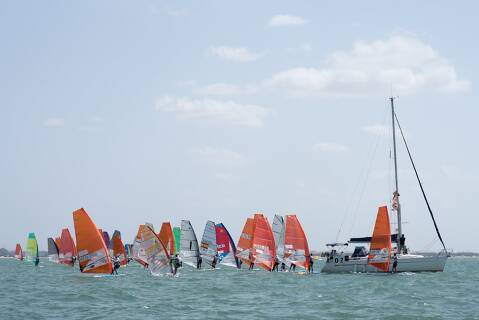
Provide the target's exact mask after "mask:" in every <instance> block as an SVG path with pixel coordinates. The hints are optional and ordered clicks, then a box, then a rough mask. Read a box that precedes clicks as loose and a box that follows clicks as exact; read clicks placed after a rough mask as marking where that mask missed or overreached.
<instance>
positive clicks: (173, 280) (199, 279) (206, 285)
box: [0, 258, 479, 320]
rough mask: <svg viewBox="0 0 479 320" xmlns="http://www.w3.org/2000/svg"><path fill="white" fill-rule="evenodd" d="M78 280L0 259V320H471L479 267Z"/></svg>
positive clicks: (477, 314) (140, 273)
mask: <svg viewBox="0 0 479 320" xmlns="http://www.w3.org/2000/svg"><path fill="white" fill-rule="evenodd" d="M120 274H121V275H120V276H93V275H86V274H81V273H80V272H79V271H78V269H77V268H71V267H66V266H62V265H58V264H54V263H51V262H48V261H46V260H43V259H42V261H41V263H40V265H39V266H38V267H34V266H33V265H32V264H31V263H28V262H21V261H18V260H14V259H0V318H1V319H82V320H86V319H107V318H108V319H253V318H255V319H273V318H274V319H298V318H299V319H303V318H305V319H479V259H477V258H451V259H449V261H448V262H447V265H446V270H445V271H444V272H443V273H417V274H414V273H401V274H382V275H381V274H343V275H334V274H313V275H305V274H293V273H276V272H274V273H270V272H265V271H260V270H258V271H247V270H234V269H231V268H228V267H224V266H222V267H221V270H204V271H196V270H192V269H188V268H182V269H180V271H179V274H178V275H177V276H176V277H172V276H164V277H154V276H151V275H150V273H149V271H148V270H145V269H142V268H141V267H140V266H139V265H137V264H136V263H131V264H130V265H129V266H128V267H126V268H122V269H121V270H120Z"/></svg>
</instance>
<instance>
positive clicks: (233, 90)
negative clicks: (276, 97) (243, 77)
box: [195, 82, 257, 96]
mask: <svg viewBox="0 0 479 320" xmlns="http://www.w3.org/2000/svg"><path fill="white" fill-rule="evenodd" d="M255 92H257V87H256V86H254V85H248V86H244V87H242V86H238V85H235V84H230V83H223V82H218V83H212V84H209V85H207V86H204V87H200V88H198V89H196V90H195V93H197V94H200V95H204V96H236V95H242V94H253V93H255Z"/></svg>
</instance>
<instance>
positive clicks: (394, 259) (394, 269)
mask: <svg viewBox="0 0 479 320" xmlns="http://www.w3.org/2000/svg"><path fill="white" fill-rule="evenodd" d="M392 272H393V273H396V272H398V256H397V254H396V253H394V256H393V270H392Z"/></svg>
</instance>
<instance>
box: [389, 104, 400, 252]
mask: <svg viewBox="0 0 479 320" xmlns="http://www.w3.org/2000/svg"><path fill="white" fill-rule="evenodd" d="M389 99H390V100H391V120H392V130H393V151H394V181H395V185H396V190H395V195H396V199H397V209H396V211H397V216H398V235H397V246H398V250H397V251H398V253H400V252H402V245H401V238H402V225H401V204H400V203H399V187H398V161H397V153H396V121H395V119H394V115H395V113H394V97H390V98H389Z"/></svg>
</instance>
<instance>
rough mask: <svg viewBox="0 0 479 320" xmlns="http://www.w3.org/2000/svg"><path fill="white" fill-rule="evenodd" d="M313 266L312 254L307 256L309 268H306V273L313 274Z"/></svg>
mask: <svg viewBox="0 0 479 320" xmlns="http://www.w3.org/2000/svg"><path fill="white" fill-rule="evenodd" d="M313 265H314V260H313V254H312V253H311V254H310V255H309V267H308V272H313Z"/></svg>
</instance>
